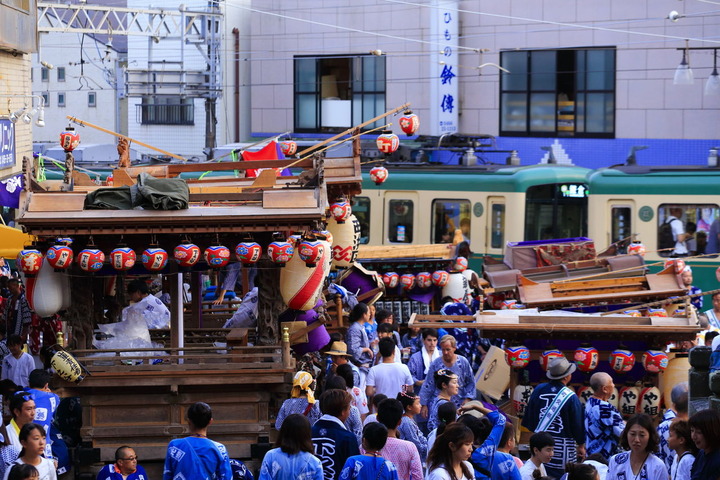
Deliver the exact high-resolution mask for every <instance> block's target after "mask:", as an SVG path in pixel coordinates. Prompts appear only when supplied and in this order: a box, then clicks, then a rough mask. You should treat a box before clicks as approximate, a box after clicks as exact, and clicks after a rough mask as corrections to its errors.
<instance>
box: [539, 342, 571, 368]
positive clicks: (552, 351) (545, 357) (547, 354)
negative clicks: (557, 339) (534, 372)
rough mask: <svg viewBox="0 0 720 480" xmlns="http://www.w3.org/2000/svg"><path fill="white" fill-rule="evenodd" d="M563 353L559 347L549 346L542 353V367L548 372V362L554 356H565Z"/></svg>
mask: <svg viewBox="0 0 720 480" xmlns="http://www.w3.org/2000/svg"><path fill="white" fill-rule="evenodd" d="M564 356H565V355H563V353H562V352H561V351H560V350H558V349H557V348H549V349H547V350H545V351H544V352H542V353H541V354H540V367H541V368H542V369H543V371H544V372H547V368H548V364H549V363H550V360H552V359H553V358H559V357H564Z"/></svg>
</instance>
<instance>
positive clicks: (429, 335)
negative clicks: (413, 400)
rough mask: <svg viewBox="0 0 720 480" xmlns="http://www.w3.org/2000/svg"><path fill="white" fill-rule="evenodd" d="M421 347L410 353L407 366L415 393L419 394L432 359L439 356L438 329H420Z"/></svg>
mask: <svg viewBox="0 0 720 480" xmlns="http://www.w3.org/2000/svg"><path fill="white" fill-rule="evenodd" d="M421 335H422V343H423V344H422V348H421V349H420V351H419V352H416V353H414V354H412V356H411V357H410V361H409V362H408V364H407V366H408V369H409V370H410V375H412V377H413V382H414V384H415V393H416V394H419V393H420V389H421V388H422V385H423V383H425V378H426V375H427V372H428V369H429V368H430V364H431V363H432V362H433V360H435V359H437V358H440V351H439V350H438V348H437V341H438V331H437V330H436V329H434V328H424V329H423V330H422V333H421Z"/></svg>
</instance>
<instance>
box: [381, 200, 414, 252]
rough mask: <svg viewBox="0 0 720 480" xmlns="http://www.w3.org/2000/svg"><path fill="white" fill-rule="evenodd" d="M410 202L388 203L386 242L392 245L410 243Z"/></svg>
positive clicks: (411, 219) (411, 220) (411, 211)
mask: <svg viewBox="0 0 720 480" xmlns="http://www.w3.org/2000/svg"><path fill="white" fill-rule="evenodd" d="M414 207H415V205H414V203H413V201H412V200H390V201H388V240H389V241H390V242H394V243H412V241H413V214H414V209H415V208H414Z"/></svg>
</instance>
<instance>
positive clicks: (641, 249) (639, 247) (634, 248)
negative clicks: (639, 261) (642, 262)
mask: <svg viewBox="0 0 720 480" xmlns="http://www.w3.org/2000/svg"><path fill="white" fill-rule="evenodd" d="M646 251H647V250H646V248H645V245H643V244H642V243H641V242H633V243H631V244H630V246H629V247H628V250H627V252H628V254H630V255H641V256H643V257H644V256H645V252H646Z"/></svg>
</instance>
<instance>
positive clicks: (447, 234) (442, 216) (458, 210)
mask: <svg viewBox="0 0 720 480" xmlns="http://www.w3.org/2000/svg"><path fill="white" fill-rule="evenodd" d="M432 205H433V206H432V210H433V220H432V221H433V225H432V239H431V242H432V243H452V241H453V237H454V235H455V230H456V229H458V228H459V229H460V230H462V236H463V240H465V241H468V242H469V241H470V201H469V200H435V201H433V204H432Z"/></svg>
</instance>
